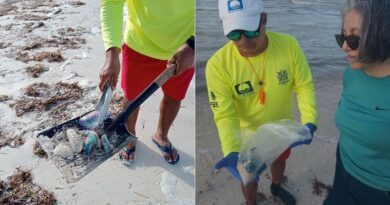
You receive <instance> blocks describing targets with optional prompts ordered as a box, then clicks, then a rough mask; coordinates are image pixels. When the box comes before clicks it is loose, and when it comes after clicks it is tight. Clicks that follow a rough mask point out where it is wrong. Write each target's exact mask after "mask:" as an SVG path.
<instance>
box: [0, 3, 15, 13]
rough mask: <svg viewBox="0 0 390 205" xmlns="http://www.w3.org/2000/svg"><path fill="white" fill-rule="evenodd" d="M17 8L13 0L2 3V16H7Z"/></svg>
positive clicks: (0, 10) (0, 9) (0, 11)
mask: <svg viewBox="0 0 390 205" xmlns="http://www.w3.org/2000/svg"><path fill="white" fill-rule="evenodd" d="M16 9H17V7H16V6H14V5H13V3H12V2H9V1H7V2H4V3H3V4H0V16H5V15H8V14H10V13H11V12H12V11H15V10H16Z"/></svg>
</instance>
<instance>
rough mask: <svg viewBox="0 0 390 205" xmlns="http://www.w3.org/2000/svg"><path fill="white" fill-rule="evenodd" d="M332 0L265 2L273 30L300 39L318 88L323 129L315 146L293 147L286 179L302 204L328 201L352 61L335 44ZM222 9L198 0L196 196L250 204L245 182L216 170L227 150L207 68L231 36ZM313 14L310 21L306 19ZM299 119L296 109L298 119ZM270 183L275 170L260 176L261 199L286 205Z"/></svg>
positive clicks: (202, 200) (199, 199)
mask: <svg viewBox="0 0 390 205" xmlns="http://www.w3.org/2000/svg"><path fill="white" fill-rule="evenodd" d="M332 3H334V4H332ZM332 3H328V2H326V1H321V0H319V1H306V0H299V1H282V0H280V1H264V7H265V9H266V11H267V12H268V23H267V29H269V30H272V31H278V32H285V33H289V34H291V35H294V36H295V37H296V38H297V40H298V42H299V43H300V45H301V47H302V49H303V51H304V53H305V55H306V57H307V59H308V62H309V64H310V67H311V70H312V75H313V79H314V84H315V88H316V97H317V109H318V126H317V127H318V130H317V132H316V133H315V135H314V139H313V142H312V143H311V144H310V145H308V146H307V145H304V146H299V147H296V148H294V149H293V151H292V154H291V155H290V158H289V159H288V160H287V167H286V171H285V177H284V178H285V180H284V183H283V186H284V187H286V189H288V190H289V191H290V192H291V193H292V194H293V195H294V196H295V197H296V199H297V204H298V205H320V204H322V202H323V200H324V199H325V196H326V195H327V193H328V190H329V188H330V186H331V185H332V183H333V176H334V169H335V160H336V156H335V153H336V147H337V141H338V131H337V129H336V127H335V124H334V113H335V110H336V108H337V104H338V101H339V96H340V92H341V85H342V81H341V79H342V71H343V68H344V67H345V65H346V62H345V60H344V58H343V56H342V52H341V51H339V50H338V48H337V45H336V44H333V42H334V39H333V33H336V32H338V29H339V25H340V24H339V19H340V13H339V10H338V6H337V5H336V4H335V2H332ZM217 8H218V7H217V2H216V1H202V2H201V1H198V2H197V16H199V18H197V31H198V36H199V38H198V42H199V43H198V44H197V46H198V47H197V48H198V49H197V62H196V63H197V69H198V70H197V87H196V112H197V115H196V149H197V153H196V168H197V169H196V170H197V171H196V201H197V204H204V205H206V204H207V205H208V204H215V205H219V204H221V205H222V204H245V200H244V197H243V195H242V193H241V187H240V184H239V182H237V181H236V180H235V179H234V178H233V177H232V176H230V174H229V173H228V172H227V171H226V170H224V169H222V170H220V171H218V172H216V171H215V170H214V164H215V163H216V162H217V161H218V160H219V159H221V158H222V151H221V146H220V141H219V137H218V133H217V129H216V127H215V124H214V120H213V114H212V112H211V110H210V106H209V101H208V97H207V90H206V85H205V84H206V83H205V77H204V69H205V67H206V62H207V60H208V58H209V57H210V56H211V55H212V54H213V53H214V52H215V51H217V50H218V49H219V48H220V47H222V46H223V45H224V43H225V42H226V41H227V39H226V38H224V37H223V33H222V25H221V22H220V19H219V18H218V9H217ZM308 18H310V21H306V20H304V19H308ZM295 104H296V103H295ZM299 119H300V118H299V112H297V111H296V120H297V121H299ZM270 184H271V173H270V170H269V169H266V170H265V171H264V172H263V174H262V175H261V177H260V183H259V193H258V199H257V200H258V204H269V205H272V204H282V202H281V201H280V200H277V199H275V198H274V197H273V196H272V195H271V193H270V189H269V186H270Z"/></svg>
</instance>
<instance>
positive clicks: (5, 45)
mask: <svg viewBox="0 0 390 205" xmlns="http://www.w3.org/2000/svg"><path fill="white" fill-rule="evenodd" d="M9 45H11V44H9V43H4V42H0V49H3V48H7V47H8V46H9Z"/></svg>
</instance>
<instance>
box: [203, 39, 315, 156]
mask: <svg viewBox="0 0 390 205" xmlns="http://www.w3.org/2000/svg"><path fill="white" fill-rule="evenodd" d="M267 37H268V47H267V49H266V50H265V52H262V53H261V54H260V55H258V56H256V57H250V58H245V57H243V56H241V55H240V53H239V51H238V50H237V47H236V46H235V45H234V43H233V42H231V41H230V42H228V43H227V44H226V45H225V46H224V47H222V48H221V49H220V50H218V51H217V52H216V53H215V54H214V55H213V56H212V57H211V58H210V59H209V61H208V63H207V66H206V81H207V88H208V94H209V101H210V105H211V109H212V111H213V113H214V120H215V123H216V125H217V128H218V133H219V137H220V141H221V146H222V151H223V153H224V156H226V155H228V154H229V153H231V152H239V150H240V143H241V139H240V134H239V133H240V130H242V129H250V130H256V129H257V127H259V126H260V125H262V124H263V123H266V122H269V121H273V120H279V119H294V113H293V112H294V111H293V93H294V92H295V93H296V94H297V99H298V106H299V110H300V113H301V122H302V123H303V124H306V123H309V122H310V123H313V124H316V123H317V120H316V118H317V111H316V99H315V91H314V85H313V82H312V77H311V72H310V68H309V65H308V63H307V61H306V58H305V56H304V54H303V52H302V50H301V48H300V47H299V44H298V42H297V41H296V39H295V38H294V37H292V36H289V35H287V34H281V33H276V32H267ZM264 55H265V57H264ZM248 61H249V62H250V63H249V62H248ZM250 64H252V67H253V68H251V65H250ZM261 69H264V70H263V80H262V81H263V82H264V83H263V86H264V92H265V103H264V104H260V99H259V90H260V87H261V86H260V84H259V77H258V76H259V75H260V73H261Z"/></svg>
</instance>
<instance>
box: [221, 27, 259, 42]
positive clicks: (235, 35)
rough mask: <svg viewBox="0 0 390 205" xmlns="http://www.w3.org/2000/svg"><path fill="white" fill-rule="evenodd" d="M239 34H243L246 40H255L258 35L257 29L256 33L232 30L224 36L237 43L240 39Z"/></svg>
mask: <svg viewBox="0 0 390 205" xmlns="http://www.w3.org/2000/svg"><path fill="white" fill-rule="evenodd" d="M241 34H244V35H245V36H246V37H247V38H248V39H251V38H255V37H257V36H259V35H260V31H259V29H257V30H256V31H245V30H234V31H231V32H230V33H228V34H227V35H226V37H227V38H228V39H230V40H232V41H238V40H240V38H241Z"/></svg>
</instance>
